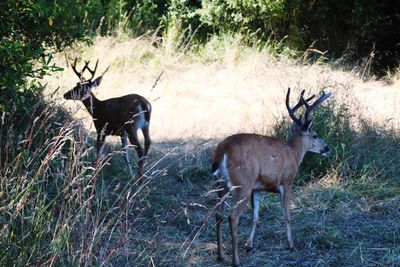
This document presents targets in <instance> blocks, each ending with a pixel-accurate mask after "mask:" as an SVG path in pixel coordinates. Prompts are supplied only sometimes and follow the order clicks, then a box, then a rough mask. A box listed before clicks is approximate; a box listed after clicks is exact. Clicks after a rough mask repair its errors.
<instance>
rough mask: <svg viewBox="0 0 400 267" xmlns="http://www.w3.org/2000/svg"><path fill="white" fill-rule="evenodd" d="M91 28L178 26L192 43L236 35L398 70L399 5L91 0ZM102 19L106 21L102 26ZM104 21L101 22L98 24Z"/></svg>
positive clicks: (297, 0) (137, 30)
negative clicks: (310, 48) (227, 34)
mask: <svg viewBox="0 0 400 267" xmlns="http://www.w3.org/2000/svg"><path fill="white" fill-rule="evenodd" d="M88 2H89V3H91V5H93V6H96V7H97V8H96V10H97V12H94V13H93V14H89V19H90V20H91V21H92V22H93V23H92V25H93V27H94V28H93V29H95V28H96V27H100V28H99V29H100V32H101V33H102V34H110V33H112V32H113V31H114V30H116V29H117V28H118V27H120V26H121V22H124V27H126V29H128V30H130V31H133V32H135V33H143V32H145V31H147V30H149V29H150V30H154V29H156V28H158V27H159V26H160V25H162V26H163V27H164V29H167V28H169V27H171V26H173V27H175V26H176V25H178V26H179V27H180V29H181V31H185V32H186V34H188V35H190V34H193V33H195V35H196V36H195V40H197V41H207V40H208V39H209V38H210V36H212V35H215V34H226V33H238V32H240V33H241V34H243V35H244V36H246V38H247V41H248V42H249V43H250V44H254V43H256V44H260V45H263V44H264V43H265V42H267V41H271V40H273V41H277V42H282V43H283V44H284V45H285V46H288V47H290V48H291V49H293V50H295V51H305V50H306V49H307V48H309V47H313V48H315V49H318V50H320V51H322V52H327V55H328V56H330V57H332V58H337V57H342V56H343V55H346V56H347V59H348V60H349V61H351V62H354V61H358V62H360V60H361V59H365V61H368V60H369V64H371V65H373V67H374V69H375V70H377V71H381V70H387V68H393V67H396V66H398V60H399V52H400V35H399V34H398V28H399V27H400V1H398V0H390V1H370V2H368V3H366V2H365V1H360V0H348V1H344V0H340V1H312V0H309V1H300V0H295V1H292V0H290V1H289V0H279V1H265V0H159V1H149V0H111V1H102V0H89V1H88ZM101 18H104V19H103V21H102V19H101ZM101 21H102V23H101Z"/></svg>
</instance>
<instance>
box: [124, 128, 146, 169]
mask: <svg viewBox="0 0 400 267" xmlns="http://www.w3.org/2000/svg"><path fill="white" fill-rule="evenodd" d="M125 130H126V132H127V133H128V136H129V141H130V142H131V144H132V145H133V146H134V147H135V149H136V152H137V154H138V159H139V162H138V166H139V172H138V174H137V176H138V177H141V176H142V174H143V149H142V147H141V146H140V143H139V140H138V136H137V129H135V128H134V127H132V126H127V127H125Z"/></svg>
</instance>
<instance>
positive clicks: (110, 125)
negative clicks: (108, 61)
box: [64, 59, 151, 177]
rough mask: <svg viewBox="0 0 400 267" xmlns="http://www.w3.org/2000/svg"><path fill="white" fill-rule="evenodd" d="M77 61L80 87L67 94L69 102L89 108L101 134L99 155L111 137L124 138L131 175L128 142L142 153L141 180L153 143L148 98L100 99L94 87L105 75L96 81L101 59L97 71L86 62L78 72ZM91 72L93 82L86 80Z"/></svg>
mask: <svg viewBox="0 0 400 267" xmlns="http://www.w3.org/2000/svg"><path fill="white" fill-rule="evenodd" d="M76 61H77V59H75V61H74V64H72V70H73V71H74V72H75V74H76V75H77V76H78V78H79V82H78V83H77V85H76V86H75V87H74V88H73V89H72V90H70V91H68V92H66V93H65V94H64V98H65V99H67V100H68V99H72V100H80V101H82V103H83V104H84V105H85V107H86V109H87V111H88V112H89V113H90V115H91V116H92V117H93V122H94V125H95V127H96V131H97V143H96V149H97V153H98V154H101V150H102V149H101V148H102V146H103V143H104V140H105V138H106V136H108V135H119V136H120V137H121V142H122V147H123V150H124V154H125V159H126V162H127V163H128V166H129V171H130V174H131V175H132V176H133V171H132V168H131V165H130V161H129V156H128V151H127V149H128V141H127V137H128V138H129V141H130V143H131V144H132V145H133V146H134V147H135V149H136V152H137V154H138V158H139V162H138V166H139V171H138V174H137V175H138V177H141V176H142V175H143V165H144V157H145V156H146V155H147V153H148V151H149V148H150V144H151V140H150V135H149V125H150V114H151V105H150V103H149V101H147V100H146V99H145V98H144V97H142V96H140V95H137V94H130V95H125V96H121V97H116V98H111V99H107V100H99V99H98V98H96V96H95V95H94V94H93V93H92V91H91V90H92V88H94V87H97V86H99V85H100V83H101V80H102V79H103V75H104V73H105V72H107V70H108V68H107V70H106V71H105V72H103V74H102V75H101V76H99V77H97V78H96V79H95V80H92V79H93V77H94V75H95V73H96V70H97V65H98V63H99V60H97V62H96V65H95V67H94V69H93V70H91V69H90V68H89V63H90V61H85V65H84V67H83V68H82V70H81V71H80V72H79V71H77V70H76ZM85 70H88V71H89V72H90V74H91V77H90V78H89V79H85V78H84V76H83V74H84V72H85ZM139 129H140V130H141V131H142V133H143V136H144V149H143V148H142V146H141V145H140V143H139V140H138V135H137V131H138V130H139Z"/></svg>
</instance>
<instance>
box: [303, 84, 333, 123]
mask: <svg viewBox="0 0 400 267" xmlns="http://www.w3.org/2000/svg"><path fill="white" fill-rule="evenodd" d="M331 95H332V94H331V93H329V92H328V93H325V92H324V91H322V94H321V96H320V97H319V98H318V99H317V100H316V101H315V102H314V103H313V104H311V105H309V104H308V103H307V102H308V101H309V100H308V99H307V100H304V98H303V96H301V100H302V101H303V103H304V106H305V107H306V112H305V114H304V124H305V125H306V126H307V125H308V124H309V123H310V122H311V120H310V119H309V115H310V113H311V111H312V110H313V109H314V108H315V107H316V106H318V105H319V104H321V103H322V102H323V101H325V100H326V99H327V98H329V97H330V96H331ZM314 96H315V95H314Z"/></svg>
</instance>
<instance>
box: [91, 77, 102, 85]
mask: <svg viewBox="0 0 400 267" xmlns="http://www.w3.org/2000/svg"><path fill="white" fill-rule="evenodd" d="M102 79H103V76H100V77H97V78H96V80H94V81H93V82H92V84H91V85H92V87H97V86H99V85H100V83H101V80H102Z"/></svg>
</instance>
